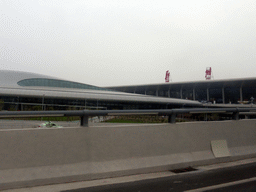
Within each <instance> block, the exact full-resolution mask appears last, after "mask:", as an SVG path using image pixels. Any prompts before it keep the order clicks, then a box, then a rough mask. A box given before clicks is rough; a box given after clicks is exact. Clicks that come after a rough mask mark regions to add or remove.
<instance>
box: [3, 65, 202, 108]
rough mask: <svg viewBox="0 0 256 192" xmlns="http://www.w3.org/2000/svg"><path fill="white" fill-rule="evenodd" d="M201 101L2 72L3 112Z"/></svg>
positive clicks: (177, 105)
mask: <svg viewBox="0 0 256 192" xmlns="http://www.w3.org/2000/svg"><path fill="white" fill-rule="evenodd" d="M201 105H202V104H201V103H200V102H198V101H191V100H186V99H176V98H166V97H156V96H149V95H141V94H134V93H125V92H120V91H115V90H111V89H108V88H101V87H97V86H92V85H88V84H83V83H78V82H72V81H67V80H64V79H58V78H55V77H50V76H45V75H40V74H35V73H28V72H20V71H5V70H2V71H0V110H1V109H2V110H21V111H24V110H71V109H72V110H79V109H98V110H104V109H108V110H112V109H166V108H180V107H183V106H186V107H198V106H201Z"/></svg>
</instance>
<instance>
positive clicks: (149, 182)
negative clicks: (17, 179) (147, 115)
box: [5, 158, 256, 192]
mask: <svg viewBox="0 0 256 192" xmlns="http://www.w3.org/2000/svg"><path fill="white" fill-rule="evenodd" d="M182 171H183V172H181V173H177V172H176V173H175V172H173V171H165V172H158V173H148V174H140V175H131V176H124V177H117V178H106V179H99V180H92V181H83V182H73V183H64V184H55V185H46V186H37V187H30V188H22V189H10V190H5V191H8V192H45V191H46V192H48V191H49V192H110V191H111V192H165V191H166V192H167V191H168V192H170V191H186V192H200V191H209V192H219V191H225V192H229V191H235V192H240V191H256V158H254V159H245V160H240V161H235V162H229V163H220V164H213V165H207V166H198V167H194V169H187V171H186V170H185V169H184V170H182ZM184 171H185V172H184Z"/></svg>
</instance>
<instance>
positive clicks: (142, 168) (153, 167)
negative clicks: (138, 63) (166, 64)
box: [0, 120, 256, 189]
mask: <svg viewBox="0 0 256 192" xmlns="http://www.w3.org/2000/svg"><path fill="white" fill-rule="evenodd" d="M219 140H221V141H225V142H226V143H227V150H228V151H229V153H230V156H223V157H221V158H216V157H215V156H214V154H213V152H212V147H213V146H212V145H211V142H212V141H219ZM223 148H225V146H223ZM215 150H217V151H218V150H223V149H222V146H220V148H219V149H218V148H217V149H215ZM224 150H225V149H224ZM255 156H256V120H240V121H222V122H194V123H180V124H157V125H156V124H155V125H143V124H141V125H139V126H138V125H136V126H133V125H130V126H122V125H115V126H105V127H102V126H99V127H88V128H78V127H76V128H59V129H21V130H11V129H10V130H0V189H8V188H18V187H24V186H35V185H42V184H50V183H63V182H71V181H79V180H90V179H97V178H103V177H112V176H121V175H129V174H138V173H146V172H154V171H162V170H169V169H176V168H181V167H186V166H195V165H202V164H210V163H217V162H226V161H232V160H237V159H242V158H248V157H255Z"/></svg>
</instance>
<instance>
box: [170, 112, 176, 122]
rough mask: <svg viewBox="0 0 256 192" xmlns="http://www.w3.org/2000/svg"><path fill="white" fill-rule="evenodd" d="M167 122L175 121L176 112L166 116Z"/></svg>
mask: <svg viewBox="0 0 256 192" xmlns="http://www.w3.org/2000/svg"><path fill="white" fill-rule="evenodd" d="M168 123H176V113H172V114H171V115H169V116H168Z"/></svg>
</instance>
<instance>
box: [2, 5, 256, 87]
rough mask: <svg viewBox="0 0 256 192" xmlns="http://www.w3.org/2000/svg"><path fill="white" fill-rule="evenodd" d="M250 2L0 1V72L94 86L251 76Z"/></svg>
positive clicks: (253, 18) (254, 44) (254, 9)
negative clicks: (207, 76) (207, 75)
mask: <svg viewBox="0 0 256 192" xmlns="http://www.w3.org/2000/svg"><path fill="white" fill-rule="evenodd" d="M255 54H256V1H255V0H179V1H177V0H175V1H174V0H154V1H152V0H55V1H53V0H0V69H8V70H19V71H28V72H35V73H41V74H46V75H51V76H56V77H59V78H63V79H67V80H72V81H76V82H81V83H88V84H92V85H97V86H115V85H134V84H151V83H164V78H165V72H166V70H169V71H170V76H171V79H172V81H173V82H181V81H193V80H204V79H205V78H204V75H205V74H204V72H205V69H206V67H212V70H213V76H214V79H228V78H242V77H255V76H256V75H255V74H256V64H255V61H256V56H255Z"/></svg>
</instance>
